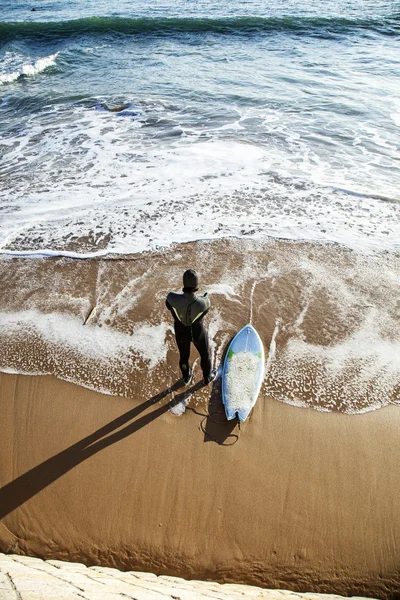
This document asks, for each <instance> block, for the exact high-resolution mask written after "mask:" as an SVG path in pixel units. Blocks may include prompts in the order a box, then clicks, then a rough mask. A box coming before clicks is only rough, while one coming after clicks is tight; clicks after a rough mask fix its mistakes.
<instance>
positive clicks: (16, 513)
mask: <svg viewBox="0 0 400 600" xmlns="http://www.w3.org/2000/svg"><path fill="white" fill-rule="evenodd" d="M0 383H1V386H0V387H1V391H0V398H1V406H2V407H3V420H2V424H1V429H2V431H1V435H0V439H1V440H2V442H1V446H2V447H1V453H0V456H1V458H0V474H1V484H2V489H1V490H0V498H1V502H0V506H2V507H3V508H2V517H3V518H2V527H1V528H0V550H1V551H3V552H13V553H17V554H28V555H36V556H39V557H41V558H59V559H62V560H69V561H79V562H84V563H85V564H87V565H95V564H97V565H100V564H101V565H103V566H112V567H118V568H120V569H122V570H132V569H134V570H142V571H152V572H154V573H156V574H170V575H176V576H182V577H185V578H189V579H193V578H195V579H205V580H208V579H213V580H216V581H219V582H234V583H246V584H253V585H260V586H262V587H270V588H276V589H279V588H285V587H286V588H289V589H293V590H294V591H298V592H301V591H302V592H305V591H308V592H320V593H328V592H329V593H338V594H342V595H365V596H373V597H377V598H392V597H394V595H395V594H396V593H398V592H399V591H400V572H399V569H398V565H397V562H396V557H397V556H398V554H399V550H400V548H399V543H400V542H399V541H398V540H400V529H399V527H400V523H399V519H398V515H399V508H400V501H399V499H398V498H399V497H400V495H399V491H400V477H399V476H398V469H397V466H396V465H397V463H396V461H397V458H396V457H397V456H398V452H397V451H398V450H400V442H399V440H398V435H397V432H398V427H399V425H400V411H399V410H398V408H397V407H394V406H389V407H385V408H384V409H382V410H379V411H375V412H373V413H368V414H365V415H357V416H354V415H353V416H350V415H343V414H338V413H329V414H327V413H325V414H323V413H318V412H317V411H313V410H299V409H298V408H295V407H291V406H289V405H286V404H283V403H280V402H276V401H274V400H272V399H271V398H265V397H260V398H259V400H258V402H257V404H256V406H255V409H254V411H253V414H252V416H251V418H250V420H249V421H248V422H246V423H245V424H244V426H243V427H242V430H241V431H240V432H238V431H237V430H236V426H235V424H234V426H233V427H232V424H230V423H225V424H223V425H216V424H215V423H212V422H210V423H209V424H207V423H206V430H207V427H209V429H208V431H209V433H211V434H212V435H215V434H217V435H219V436H220V441H223V439H224V438H225V440H227V439H228V436H229V435H232V434H233V435H235V434H238V435H239V439H238V441H237V442H236V443H234V444H233V445H232V446H227V447H224V446H221V445H219V444H216V443H215V442H214V441H213V440H212V438H210V437H209V436H207V435H204V434H202V432H201V430H199V424H200V420H201V417H199V416H198V415H196V414H195V413H194V412H192V411H190V410H187V411H186V413H185V414H184V415H182V416H180V417H178V416H174V415H173V414H171V412H169V410H168V404H166V403H165V400H164V399H163V398H162V399H161V400H158V401H156V403H153V402H150V403H149V400H150V399H147V400H145V401H144V402H141V403H140V402H139V401H137V400H133V399H125V398H118V397H114V398H113V397H110V396H103V395H101V394H99V393H97V392H92V391H89V390H85V389H84V388H79V387H77V386H75V385H73V384H69V383H66V382H63V381H60V380H57V379H56V378H54V377H52V376H47V377H46V376H37V377H29V376H28V377H27V376H22V375H4V374H1V375H0ZM215 385H217V384H215ZM193 387H194V388H196V386H193ZM196 393H198V392H197V390H196V389H195V390H194V391H193V393H192V399H191V402H192V401H193V402H194V404H195V397H196ZM189 406H190V404H189ZM205 409H207V405H206V406H202V408H201V409H200V410H201V412H203V411H204V410H205ZM196 410H198V407H197V408H196ZM5 512H7V514H4V513H5ZM238 516H239V517H238Z"/></svg>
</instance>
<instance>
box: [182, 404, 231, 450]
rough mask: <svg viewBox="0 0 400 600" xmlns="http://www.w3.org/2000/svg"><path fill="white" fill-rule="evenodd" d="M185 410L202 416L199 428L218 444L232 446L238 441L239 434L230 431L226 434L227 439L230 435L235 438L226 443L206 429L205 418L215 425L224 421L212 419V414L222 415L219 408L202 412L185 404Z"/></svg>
mask: <svg viewBox="0 0 400 600" xmlns="http://www.w3.org/2000/svg"><path fill="white" fill-rule="evenodd" d="M186 410H191V411H192V412H194V413H195V414H196V415H199V416H200V417H203V418H202V420H201V421H200V425H199V429H200V430H201V431H202V432H203V433H204V435H207V436H208V437H209V438H211V439H212V440H213V441H214V442H216V443H217V444H218V445H219V446H233V444H236V442H237V441H239V436H238V434H237V433H230V434H229V435H228V436H227V439H228V438H230V437H233V438H235V439H234V440H233V441H232V442H231V443H229V444H226V443H225V442H220V441H219V440H218V439H217V438H216V437H214V436H213V435H212V434H211V433H210V432H209V431H207V430H206V428H205V425H204V422H205V421H207V419H210V420H211V421H212V422H213V423H215V424H216V425H221V424H222V423H226V420H224V421H217V420H216V419H213V417H212V415H223V414H225V413H222V412H221V411H219V410H215V411H213V412H212V413H210V412H207V413H202V412H199V411H198V410H196V409H195V408H192V407H191V406H187V407H186ZM239 429H240V428H239Z"/></svg>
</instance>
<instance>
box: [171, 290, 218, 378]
mask: <svg viewBox="0 0 400 600" xmlns="http://www.w3.org/2000/svg"><path fill="white" fill-rule="evenodd" d="M165 304H166V305H167V308H168V310H169V311H170V312H171V314H172V316H173V317H174V325H175V338H176V343H177V345H178V349H179V354H180V359H179V366H180V369H181V371H182V375H183V376H184V377H185V376H187V375H188V372H189V356H190V343H191V342H193V344H194V345H195V347H196V349H197V351H198V352H199V354H200V361H201V362H200V365H201V368H202V371H203V375H204V377H208V376H209V375H210V372H211V359H210V352H209V346H208V335H207V331H206V329H205V328H204V325H203V318H204V316H205V315H206V314H207V313H208V311H209V309H210V300H209V298H208V296H207V294H205V295H204V296H196V295H195V294H188V293H183V294H176V293H174V292H170V293H169V294H168V296H167V299H166V301H165Z"/></svg>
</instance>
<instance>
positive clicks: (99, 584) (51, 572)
mask: <svg viewBox="0 0 400 600" xmlns="http://www.w3.org/2000/svg"><path fill="white" fill-rule="evenodd" d="M129 598H131V599H134V600H206V599H207V598H209V599H210V600H211V599H212V600H239V599H240V600H246V599H249V600H250V599H255V598H257V599H260V600H264V599H265V600H301V599H303V600H307V599H308V600H335V599H336V600H337V599H341V598H342V597H341V596H333V595H328V594H297V593H294V592H289V591H283V590H264V589H261V588H258V587H254V586H247V585H237V584H229V583H225V584H219V583H211V582H206V581H186V580H185V579H181V578H179V577H168V576H166V575H160V576H158V577H157V576H156V575H153V574H152V573H139V572H137V571H129V572H122V571H118V569H110V568H107V567H85V565H82V564H80V563H68V562H63V561H61V560H46V561H45V560H41V559H40V558H33V557H31V556H18V555H15V554H7V555H5V554H0V600H82V599H84V600H123V599H125V600H126V599H129Z"/></svg>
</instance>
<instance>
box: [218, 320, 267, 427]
mask: <svg viewBox="0 0 400 600" xmlns="http://www.w3.org/2000/svg"><path fill="white" fill-rule="evenodd" d="M264 363H265V358H264V347H263V344H262V341H261V338H260V336H259V335H258V333H257V331H256V330H255V329H254V327H253V326H252V325H250V324H249V325H246V326H245V327H243V329H241V330H240V331H239V333H237V334H236V335H235V337H234V338H233V340H232V341H231V343H230V345H229V348H228V352H227V354H226V357H225V361H224V366H223V369H222V401H223V403H224V406H225V413H226V418H227V419H228V421H230V420H231V419H235V418H236V419H238V420H239V421H245V420H246V419H247V417H248V416H249V414H250V411H251V409H252V408H253V406H254V405H255V403H256V401H257V398H258V394H259V393H260V388H261V384H262V381H263V378H264Z"/></svg>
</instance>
